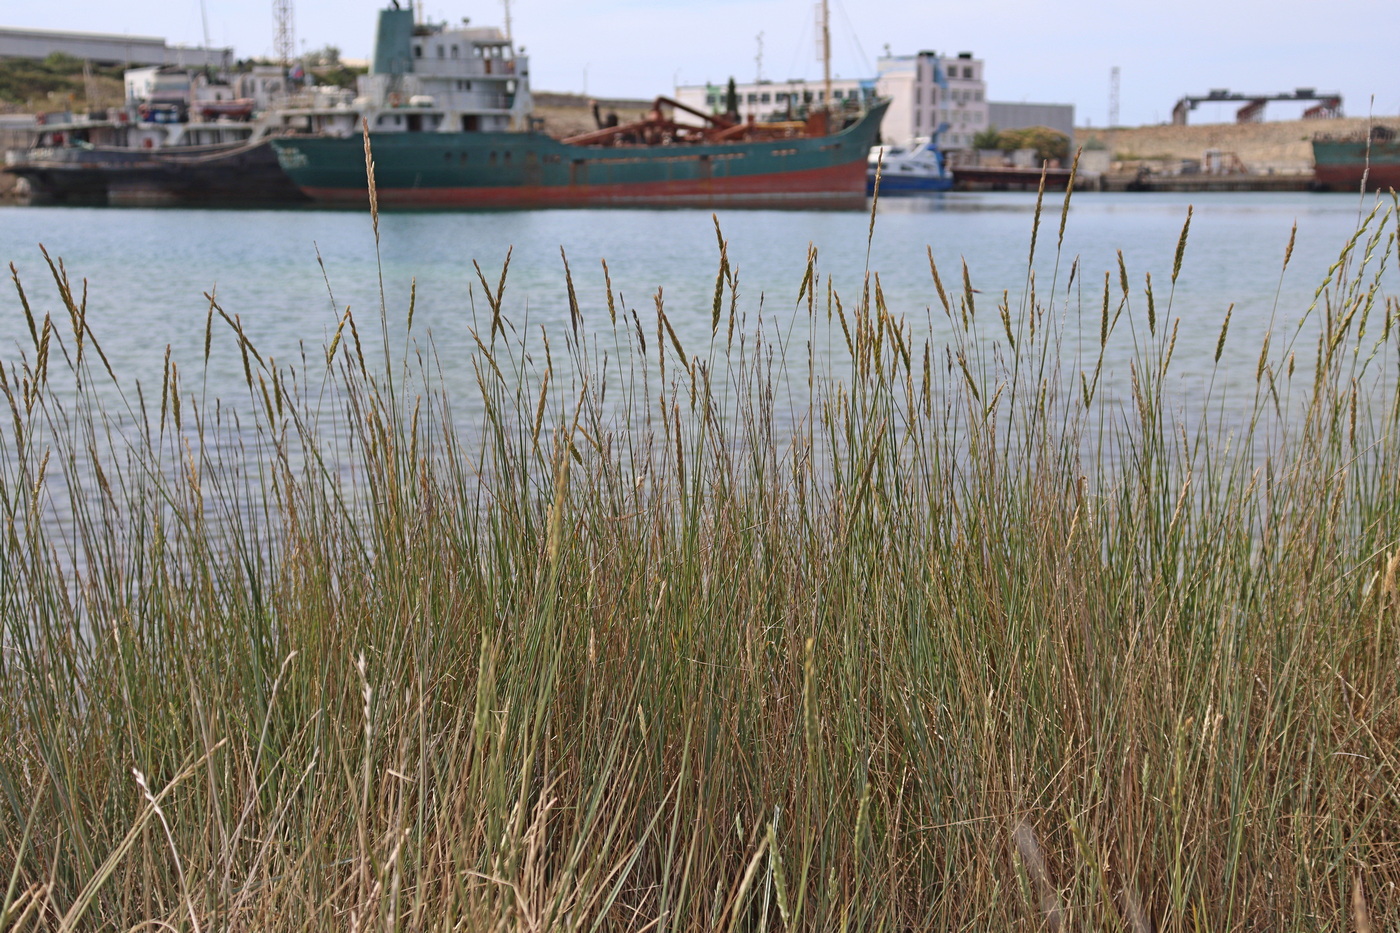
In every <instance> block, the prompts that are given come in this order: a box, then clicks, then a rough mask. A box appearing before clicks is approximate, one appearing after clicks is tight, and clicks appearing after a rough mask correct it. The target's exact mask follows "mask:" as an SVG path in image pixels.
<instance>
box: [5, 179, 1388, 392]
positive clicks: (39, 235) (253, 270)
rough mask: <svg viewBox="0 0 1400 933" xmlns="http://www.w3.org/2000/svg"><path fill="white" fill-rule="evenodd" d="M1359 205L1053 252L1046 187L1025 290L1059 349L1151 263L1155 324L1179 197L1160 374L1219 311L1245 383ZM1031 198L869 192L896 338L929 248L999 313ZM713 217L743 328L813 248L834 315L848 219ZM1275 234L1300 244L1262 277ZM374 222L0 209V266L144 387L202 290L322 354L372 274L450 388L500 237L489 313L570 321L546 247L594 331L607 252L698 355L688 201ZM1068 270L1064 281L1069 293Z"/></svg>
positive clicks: (371, 328) (708, 241)
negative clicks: (1033, 289) (1271, 329)
mask: <svg viewBox="0 0 1400 933" xmlns="http://www.w3.org/2000/svg"><path fill="white" fill-rule="evenodd" d="M1373 203H1374V202H1373V201H1371V200H1369V199H1368V200H1362V199H1360V198H1359V197H1358V196H1356V195H1324V194H1195V195H1171V194H1137V193H1129V194H1080V195H1076V196H1075V199H1074V201H1073V204H1072V206H1071V208H1070V211H1069V216H1068V222H1067V225H1066V228H1065V233H1064V243H1063V248H1062V249H1060V250H1059V251H1058V252H1057V249H1056V239H1057V237H1058V226H1059V211H1060V201H1059V199H1058V198H1057V199H1053V200H1052V199H1049V198H1047V203H1046V207H1045V210H1044V214H1043V216H1042V218H1041V228H1040V233H1039V240H1038V246H1037V253H1036V258H1035V263H1034V267H1035V272H1036V280H1037V283H1038V289H1039V291H1040V292H1041V294H1042V295H1044V294H1045V293H1046V292H1048V291H1050V287H1051V283H1052V282H1054V283H1055V289H1054V295H1055V302H1056V307H1057V309H1059V310H1060V311H1061V312H1062V313H1065V314H1066V319H1067V321H1068V322H1070V327H1071V331H1072V333H1071V336H1070V337H1069V338H1068V339H1070V340H1071V341H1077V340H1078V337H1077V335H1076V334H1074V333H1073V330H1074V328H1075V327H1076V326H1077V325H1076V322H1077V320H1078V318H1079V316H1080V315H1082V317H1083V320H1084V328H1085V330H1086V332H1088V334H1087V336H1086V337H1085V338H1084V339H1085V340H1086V341H1088V342H1089V343H1094V342H1096V341H1097V336H1098V314H1099V308H1100V305H1101V301H1102V290H1103V281H1104V274H1105V273H1106V272H1108V273H1111V278H1112V281H1113V288H1114V301H1115V303H1116V302H1117V294H1118V260H1117V256H1116V253H1117V251H1119V250H1121V251H1122V254H1123V257H1124V261H1125V262H1126V265H1127V270H1128V278H1129V282H1130V284H1131V286H1132V287H1133V288H1134V289H1135V291H1136V294H1135V295H1134V298H1133V302H1134V304H1133V306H1132V311H1131V312H1130V313H1131V314H1133V315H1136V316H1139V317H1142V316H1145V309H1146V301H1145V299H1144V298H1143V297H1142V294H1141V290H1142V286H1143V282H1144V275H1145V274H1147V273H1151V275H1152V279H1153V283H1154V286H1155V289H1156V291H1157V308H1158V314H1159V316H1165V314H1166V310H1165V309H1166V304H1167V302H1166V296H1167V290H1168V286H1169V282H1170V275H1171V271H1172V262H1173V257H1174V254H1175V251H1176V246H1177V242H1178V238H1179V237H1180V235H1181V230H1182V225H1183V223H1184V221H1185V219H1186V215H1187V209H1188V206H1193V207H1194V217H1193V219H1192V221H1191V228H1190V237H1189V242H1188V244H1187V249H1186V254H1185V261H1184V263H1183V267H1182V271H1181V277H1180V280H1179V282H1178V284H1177V290H1176V295H1175V298H1174V301H1173V303H1172V305H1171V312H1170V313H1171V314H1172V316H1179V317H1180V318H1181V319H1182V327H1181V338H1180V343H1179V345H1178V348H1177V360H1178V363H1177V364H1175V365H1176V376H1177V378H1178V379H1179V380H1180V381H1181V383H1182V384H1183V385H1184V386H1185V387H1186V388H1187V390H1188V392H1187V394H1188V395H1189V391H1190V387H1191V386H1192V385H1193V384H1199V383H1203V381H1204V380H1206V379H1208V378H1209V374H1210V370H1211V368H1212V367H1211V363H1212V358H1213V355H1214V350H1215V343H1216V339H1217V338H1218V336H1219V331H1220V324H1221V321H1222V319H1223V317H1224V315H1225V313H1226V309H1227V308H1228V307H1229V306H1230V305H1232V304H1233V305H1234V313H1233V318H1232V323H1231V329H1230V340H1229V342H1228V344H1227V350H1226V355H1225V358H1224V359H1223V360H1222V363H1225V364H1228V370H1227V378H1228V373H1229V372H1234V373H1235V374H1236V375H1237V376H1238V377H1239V378H1241V379H1247V380H1248V381H1249V382H1250V383H1252V382H1253V377H1254V367H1255V361H1256V360H1257V357H1258V352H1259V346H1260V340H1261V339H1262V335H1263V332H1264V329H1265V328H1266V327H1267V326H1268V322H1269V320H1270V318H1271V316H1272V315H1275V314H1277V317H1278V320H1279V321H1280V322H1291V321H1295V320H1297V319H1298V317H1299V316H1300V315H1301V314H1302V312H1303V311H1304V310H1305V309H1306V308H1307V307H1308V305H1309V304H1310V303H1311V302H1312V300H1313V294H1314V291H1315V289H1316V287H1317V285H1318V284H1319V283H1320V282H1321V280H1322V279H1323V277H1324V276H1325V275H1326V274H1327V270H1328V267H1329V265H1330V264H1331V263H1332V262H1333V261H1335V259H1336V257H1337V255H1338V252H1339V250H1340V249H1341V247H1342V246H1343V245H1344V244H1345V242H1346V241H1347V239H1348V238H1349V237H1350V236H1351V235H1352V234H1353V233H1354V231H1355V229H1356V226H1357V223H1358V220H1359V219H1360V218H1361V217H1362V216H1364V213H1365V212H1366V211H1367V210H1369V208H1370V206H1371V205H1372V204H1373ZM1034 205H1035V202H1034V195H1028V194H1020V193H986V194H959V193H952V194H946V195H941V196H935V197H928V198H918V199H894V198H886V199H882V201H881V202H880V205H879V210H878V213H877V216H876V218H875V224H874V233H873V238H871V239H870V240H869V258H868V268H869V269H870V270H871V271H872V272H878V273H879V275H880V281H881V284H882V286H883V289H884V294H885V297H886V300H887V303H888V305H889V307H890V308H891V310H892V311H894V312H895V313H896V314H905V315H908V316H909V318H910V319H911V320H912V321H914V322H915V324H914V327H915V330H916V332H918V333H930V332H931V333H932V335H933V336H934V337H935V338H939V339H943V338H946V337H947V336H948V334H949V333H951V329H950V325H949V324H948V322H947V321H946V320H945V319H944V317H943V315H942V312H941V309H939V307H938V299H937V295H936V292H935V290H934V287H933V282H932V279H931V277H930V274H929V263H928V258H927V253H928V251H929V250H932V253H933V256H934V259H935V260H936V262H937V263H938V265H939V268H940V272H941V274H942V276H943V279H944V282H945V285H947V286H948V287H949V289H950V290H960V289H961V277H962V273H961V264H962V263H963V262H964V261H966V263H967V267H968V270H969V274H970V277H971V281H972V285H973V287H974V288H976V289H978V291H979V292H980V294H979V296H978V299H977V300H978V303H979V304H978V308H979V313H986V314H987V315H988V318H989V319H990V318H991V314H992V313H993V308H994V307H995V305H996V303H997V302H998V301H999V300H1000V297H1001V295H1002V292H1003V290H1006V291H1008V292H1009V293H1010V301H1011V307H1012V308H1013V309H1016V308H1018V307H1019V306H1020V304H1019V302H1020V296H1021V294H1022V292H1023V291H1024V289H1025V285H1026V281H1027V256H1028V250H1029V245H1030V239H1031V230H1032V223H1033V212H1034ZM719 222H720V225H721V228H722V230H723V233H724V236H725V238H726V239H727V240H728V244H729V246H728V253H729V259H730V262H731V265H732V266H733V267H734V268H735V269H737V270H738V274H739V282H740V304H739V307H740V310H741V311H743V312H744V313H745V314H746V315H748V319H749V321H750V322H753V321H754V320H755V317H756V315H758V314H759V312H760V305H761V308H762V313H763V315H764V317H765V319H766V320H767V321H768V322H769V323H770V324H772V325H775V326H778V327H779V328H780V329H781V328H789V327H800V326H802V323H801V322H802V321H804V320H805V317H806V315H805V311H804V313H802V314H800V315H799V314H796V313H795V311H794V308H795V302H796V298H797V294H798V288H799V285H800V284H801V281H802V277H803V271H804V268H805V263H806V257H807V252H808V247H809V244H810V245H812V246H814V247H816V249H817V250H818V256H819V260H818V262H819V270H820V272H821V273H822V274H823V275H824V276H829V277H830V279H831V281H832V282H833V283H834V285H835V288H836V289H837V291H838V293H839V294H841V295H842V297H843V301H844V303H845V304H846V306H847V307H850V306H851V305H852V304H854V303H855V301H856V300H857V299H858V297H859V294H860V291H861V285H862V281H863V279H864V275H865V270H866V268H867V237H868V236H869V234H870V216H869V214H868V213H860V212H780V211H722V212H720V214H719ZM1295 224H1296V225H1297V231H1298V232H1297V242H1296V246H1295V248H1294V252H1293V257H1292V261H1291V263H1290V265H1289V268H1288V271H1287V273H1286V275H1283V276H1282V277H1281V275H1280V272H1281V269H1282V265H1283V257H1284V251H1285V248H1286V246H1287V243H1288V240H1289V232H1290V229H1291V228H1292V227H1293V226H1294V225H1295ZM379 234H380V246H379V263H378V264H377V263H376V247H375V239H374V233H373V230H372V227H371V222H370V218H369V216H368V213H367V212H364V213H360V212H346V211H319V210H288V211H201V210H130V209H124V210H115V209H100V208H95V209H84V208H56V207H44V208H27V207H9V208H3V209H0V258H3V260H4V261H5V262H6V263H7V264H8V263H13V264H14V266H15V268H16V270H17V271H18V275H19V278H20V280H21V282H22V283H23V284H24V287H25V290H26V292H27V293H28V294H29V296H30V300H31V304H32V305H33V306H34V308H35V309H36V311H39V312H41V313H42V312H43V311H50V312H53V313H55V315H56V316H57V315H58V314H59V313H60V312H61V310H62V309H61V306H60V305H59V303H58V300H57V297H56V292H55V289H54V287H53V282H52V280H51V278H50V276H49V273H48V270H47V268H46V266H45V263H44V261H43V258H42V256H41V254H40V244H42V245H43V246H44V247H45V248H47V250H48V252H49V254H50V255H51V256H53V257H55V258H56V259H58V258H61V259H62V261H63V263H64V265H65V267H66V268H67V270H68V273H69V275H70V276H71V277H72V278H73V280H74V281H75V282H77V281H79V280H82V279H86V280H87V291H88V307H89V322H90V324H91V326H92V328H93V330H94V331H95V333H96V334H97V336H98V337H99V339H100V340H101V341H102V342H103V344H104V346H105V348H106V351H107V354H108V356H109V358H110V359H111V361H112V364H113V367H114V368H115V369H116V371H117V372H118V373H119V374H121V375H123V376H126V377H131V378H133V379H134V378H141V379H142V380H143V381H148V382H157V381H158V380H159V378H160V377H159V373H160V365H161V359H162V357H163V355H164V352H165V347H166V345H167V344H169V345H171V348H172V355H173V357H174V358H175V359H176V360H179V361H182V363H181V368H182V369H183V370H184V371H185V372H186V373H187V374H188V373H191V372H194V371H198V370H199V368H200V365H199V364H200V362H201V358H202V352H203V339H204V320H205V313H206V311H207V308H208V301H207V300H206V298H205V297H204V295H205V294H206V293H213V294H215V295H216V296H217V298H218V301H219V303H220V305H221V306H222V307H223V308H224V309H225V310H226V311H227V312H228V313H229V314H230V315H235V314H236V315H238V316H239V317H240V318H241V320H242V321H243V323H244V326H245V327H246V329H247V331H248V332H249V334H250V335H251V337H252V339H253V341H254V343H255V344H256V345H257V346H258V347H259V348H260V349H261V351H262V352H263V353H264V355H269V354H270V355H273V356H276V357H277V358H278V359H279V360H286V361H290V360H293V359H295V358H296V356H297V355H298V354H299V353H300V348H301V347H302V346H304V347H305V350H306V352H307V354H308V356H310V357H314V356H315V355H316V354H318V353H319V352H320V350H321V348H322V347H323V346H324V344H325V343H326V341H328V339H329V336H330V334H331V333H332V332H333V331H334V329H335V325H336V323H337V321H338V319H339V312H343V310H344V308H345V307H346V306H349V307H351V308H353V309H354V310H355V312H356V319H357V321H358V322H359V323H360V328H361V332H362V334H365V333H366V332H367V331H368V332H377V331H378V327H377V320H378V309H379V282H380V270H381V269H382V277H383V283H384V286H383V287H384V294H385V297H386V305H387V308H388V315H389V320H390V328H391V331H392V332H394V336H396V337H398V338H402V330H403V326H404V323H405V319H406V315H407V308H408V296H409V289H410V284H411V283H412V282H414V281H415V280H416V283H417V304H416V312H415V318H414V333H415V335H417V336H419V337H420V339H421V338H422V337H423V336H424V335H425V334H427V333H429V332H430V333H431V335H432V337H433V341H434V343H435V345H436V349H437V352H438V354H439V356H440V358H441V359H442V360H443V361H444V369H445V374H446V377H447V379H448V383H449V384H448V388H449V390H455V389H458V388H460V389H462V390H463V391H466V390H469V389H470V388H471V384H470V382H469V381H468V380H470V378H471V374H470V369H469V367H461V368H460V369H458V368H454V367H452V366H451V361H452V360H453V359H454V358H456V356H457V354H459V353H460V354H462V355H465V354H466V353H468V352H469V349H470V347H471V340H470V335H469V334H468V332H467V327H468V326H469V325H470V324H471V323H472V315H473V307H474V303H475V307H476V309H477V313H479V314H482V315H485V314H486V313H487V311H486V307H485V303H484V302H483V301H482V300H481V294H482V290H481V286H480V284H479V283H478V281H477V274H476V271H475V269H474V266H473V262H476V263H479V264H480V266H481V268H482V270H483V271H484V273H485V275H486V278H487V280H488V281H490V282H492V283H493V285H494V283H495V282H496V280H497V279H498V278H499V275H500V271H501V265H502V263H503V261H504V260H505V257H506V253H507V250H513V252H512V254H511V259H510V270H509V277H508V279H507V285H506V306H507V309H508V313H509V314H510V315H511V317H512V319H513V320H515V321H516V322H517V324H520V323H525V322H528V324H529V325H530V327H531V328H534V329H536V332H538V329H539V328H543V331H544V332H545V333H547V334H549V335H550V337H551V340H555V339H556V338H557V339H558V340H560V341H561V342H562V335H563V333H564V331H565V330H566V329H567V328H568V304H567V292H566V289H565V284H564V267H563V260H562V259H561V249H562V251H563V254H564V255H566V256H567V257H568V262H569V265H570V268H571V269H572V273H573V278H574V283H575V287H576V289H577V293H578V296H579V301H580V304H581V307H582V311H583V314H584V317H585V321H586V322H587V324H588V326H590V327H593V326H597V327H603V326H605V325H606V323H607V311H606V308H607V304H606V292H605V288H604V279H603V270H602V265H601V261H603V260H606V262H607V264H608V268H609V270H610V272H611V277H612V285H613V289H614V291H615V292H617V293H620V295H621V300H622V302H623V304H624V306H625V307H628V308H635V309H636V310H637V311H638V313H639V314H640V316H641V319H642V321H643V322H644V324H645V323H646V322H650V324H649V325H648V326H654V323H655V312H654V310H653V308H654V302H653V295H654V294H655V293H656V291H657V290H658V288H661V289H664V297H665V302H666V309H667V314H668V315H669V316H670V318H671V320H672V322H673V324H674V325H675V327H676V328H677V330H678V331H679V332H680V336H681V338H682V340H684V341H685V342H687V344H690V345H692V346H695V345H703V343H704V341H705V340H707V339H708V335H709V326H710V307H711V301H712V298H713V289H714V282H715V274H716V271H717V268H718V261H719V250H718V245H717V241H716V236H715V227H714V220H713V219H712V215H711V213H710V212H708V211H690V210H676V211H654V210H645V211H644V210H635V211H634V210H573V211H558V210H551V211H521V212H502V213H397V214H385V215H383V216H381V218H380V222H379ZM318 257H319V261H318ZM1076 261H1077V262H1078V266H1079V268H1078V272H1077V273H1076V276H1077V278H1076V281H1075V283H1074V285H1073V288H1072V289H1067V288H1066V286H1067V284H1068V283H1069V274H1070V269H1071V266H1072V265H1073V264H1074V263H1075V262H1076ZM1392 261H1393V259H1392ZM321 263H324V273H323V271H322V266H321ZM328 283H329V288H328ZM1081 302H1082V303H1081ZM931 307H932V308H933V309H934V313H932V314H930V312H929V309H930V308H931ZM983 308H985V309H986V311H985V312H983V311H982V309H983ZM1081 309H1082V310H1081ZM798 336H799V337H800V336H801V335H800V334H799V335H798ZM608 343H609V344H611V339H610V338H609V340H608ZM801 343H802V341H801V340H798V341H796V344H797V345H801ZM28 344H29V336H28V331H27V327H26V325H25V323H24V319H23V315H22V313H21V310H20V305H19V300H18V298H17V295H16V293H15V290H14V289H13V288H12V287H11V288H8V289H7V290H6V293H5V296H4V298H3V299H0V359H5V360H7V361H8V360H11V359H15V358H16V357H17V356H18V355H19V354H20V353H21V352H22V351H23V350H24V349H25V348H26V347H27V346H28ZM1085 345H1086V346H1087V344H1085ZM231 347H232V344H231V343H228V344H226V348H229V349H231ZM799 356H800V354H799ZM215 357H216V360H215V364H214V365H213V366H212V367H211V371H210V376H209V378H210V383H209V386H208V390H209V392H210V394H211V395H224V396H230V395H232V396H237V395H239V394H241V393H242V392H243V387H242V383H243V374H242V369H241V363H239V361H238V359H237V354H236V353H233V352H226V353H224V354H223V355H222V356H220V354H219V353H217V352H216V353H215ZM1109 362H1110V367H1109V368H1110V369H1118V370H1122V369H1126V359H1120V360H1112V359H1111V360H1110V361H1109ZM187 378H188V377H187ZM454 380H460V382H459V383H458V384H457V385H454V384H453V381H454Z"/></svg>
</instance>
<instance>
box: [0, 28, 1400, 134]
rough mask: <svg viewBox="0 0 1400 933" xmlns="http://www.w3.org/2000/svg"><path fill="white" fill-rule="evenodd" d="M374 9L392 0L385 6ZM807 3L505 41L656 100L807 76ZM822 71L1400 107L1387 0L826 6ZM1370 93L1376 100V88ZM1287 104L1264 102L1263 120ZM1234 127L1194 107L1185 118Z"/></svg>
mask: <svg viewBox="0 0 1400 933" xmlns="http://www.w3.org/2000/svg"><path fill="white" fill-rule="evenodd" d="M386 2H387V0H386ZM383 5H386V3H385V2H380V0H295V7H296V37H297V45H298V47H299V48H303V49H317V48H320V47H322V46H325V45H334V46H337V47H339V48H340V49H341V53H342V54H343V55H345V56H346V57H353V58H367V57H368V56H369V55H370V51H371V47H372V45H373V42H374V24H375V16H376V11H377V10H378V9H379V8H380V7H381V6H383ZM203 10H204V14H205V16H207V20H208V32H209V37H210V39H211V40H212V42H213V44H215V45H230V46H233V47H234V49H235V52H236V53H237V54H238V55H239V56H240V57H248V56H255V55H270V54H271V52H272V49H273V43H274V33H275V29H274V22H273V12H272V0H262V2H257V3H248V2H234V0H203ZM504 11H505V7H504V4H503V2H502V0H486V2H479V0H472V2H465V3H456V2H449V0H424V13H425V14H426V15H427V17H428V18H430V19H432V20H435V21H441V20H452V21H457V20H460V19H461V18H462V17H464V16H466V17H470V18H471V20H472V22H473V23H474V24H476V25H501V24H502V22H503V20H504ZM813 11H814V4H813V3H812V2H811V0H705V2H700V0H512V4H511V18H512V27H513V32H514V34H515V37H516V41H517V42H518V43H520V44H522V45H524V46H525V47H526V49H527V52H528V54H529V55H530V58H531V83H532V85H533V87H534V88H535V89H536V90H552V91H587V92H588V93H590V94H594V95H599V96H623V97H651V96H654V95H656V94H659V93H669V92H670V90H671V88H672V87H673V86H674V84H675V83H676V82H680V83H682V84H698V83H703V82H706V81H711V82H715V83H721V82H723V81H725V80H726V79H727V78H728V77H729V76H730V75H734V76H735V77H736V78H738V79H739V80H741V81H742V80H752V79H753V78H754V77H755V76H756V73H757V69H758V62H757V61H756V58H757V56H758V48H759V46H758V38H757V37H758V35H759V34H760V33H762V35H763V58H762V69H763V70H762V74H763V77H765V78H772V79H778V80H781V79H786V78H798V77H806V78H808V79H812V78H818V77H820V75H821V65H820V63H819V61H818V60H817V57H816V39H815V30H814V26H813V23H814V19H815V16H814V12H813ZM831 11H832V12H831V23H832V51H833V58H832V68H833V71H834V73H836V74H838V75H841V76H845V77H858V76H869V75H872V74H873V73H874V64H875V59H876V58H877V57H879V55H880V54H881V53H882V52H883V50H884V48H885V46H886V45H888V46H889V48H890V50H891V51H892V52H893V53H895V54H907V53H913V52H917V51H919V50H921V49H931V50H934V51H937V52H941V53H946V54H956V53H958V52H962V51H971V52H973V53H974V54H975V55H976V56H977V57H979V58H982V59H984V60H985V61H986V63H987V65H986V79H987V93H988V96H989V97H990V98H991V99H992V100H1002V101H1023V100H1024V101H1037V102H1053V103H1073V104H1074V105H1075V107H1076V111H1075V113H1076V119H1077V122H1078V123H1079V124H1080V125H1085V124H1092V125H1094V126H1102V125H1104V124H1105V122H1106V121H1107V118H1108V106H1109V84H1110V81H1109V76H1110V72H1111V69H1112V68H1113V67H1114V66H1115V65H1117V66H1119V67H1120V69H1121V79H1120V91H1119V114H1120V121H1121V122H1122V123H1124V124H1130V125H1131V124H1141V123H1157V122H1164V121H1167V120H1169V119H1170V118H1171V110H1172V105H1173V104H1174V103H1175V102H1176V100H1177V99H1178V98H1180V97H1181V96H1183V95H1186V94H1192V95H1195V94H1204V93H1206V92H1207V91H1209V90H1210V89H1211V88H1228V89H1229V90H1231V91H1238V92H1245V93H1265V94H1274V93H1280V92H1284V91H1290V92H1291V91H1292V90H1293V89H1295V88H1299V87H1313V88H1316V89H1318V90H1319V91H1340V92H1341V93H1342V95H1343V97H1344V104H1343V106H1344V109H1345V111H1346V113H1347V114H1348V115H1351V116H1364V115H1365V114H1366V113H1368V112H1374V113H1376V114H1382V115H1395V114H1397V113H1400V68H1398V67H1397V66H1396V64H1395V58H1394V43H1395V35H1396V31H1397V27H1400V3H1397V2H1396V0H1327V2H1323V0H1272V2H1264V0H1224V2H1220V0H1215V2H1206V0H1156V2H1152V3H1142V2H1129V3H1126V4H1123V3H1118V4H1107V3H1101V2H1092V0H1057V2H1054V3H1051V2H1040V0H981V2H975V3H972V2H966V0H963V2H960V3H932V2H928V0H923V2H918V3H915V2H910V0H902V2H894V0H831ZM203 19H204V16H202V15H201V3H200V0H44V2H29V3H20V2H18V0H7V2H5V3H4V5H3V7H0V25H6V26H23V27H33V28H59V29H80V30H87V31H93V32H116V33H131V34H136V35H152V36H164V37H165V38H166V39H167V40H169V41H170V42H171V43H186V44H193V45H198V44H201V43H202V39H203V35H204V26H203ZM1372 97H1374V104H1372V102H1371V98H1372ZM1300 110H1301V108H1300V107H1299V106H1298V105H1296V104H1284V105H1271V106H1270V109H1269V111H1268V112H1267V115H1268V116H1270V117H1274V118H1283V117H1285V116H1288V117H1293V116H1297V115H1298V112H1299V111H1300ZM1233 119H1234V111H1233V109H1231V108H1227V107H1221V106H1218V105H1217V106H1212V107H1202V108H1201V109H1199V110H1197V111H1196V113H1195V114H1193V115H1192V122H1193V123H1206V122H1221V121H1229V120H1233Z"/></svg>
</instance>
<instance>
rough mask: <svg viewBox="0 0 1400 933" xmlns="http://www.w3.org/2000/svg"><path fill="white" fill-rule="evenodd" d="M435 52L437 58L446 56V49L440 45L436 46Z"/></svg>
mask: <svg viewBox="0 0 1400 933" xmlns="http://www.w3.org/2000/svg"><path fill="white" fill-rule="evenodd" d="M437 53H438V58H446V57H447V49H445V48H443V47H442V46H438V47H437Z"/></svg>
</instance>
